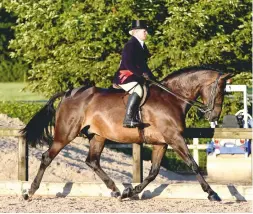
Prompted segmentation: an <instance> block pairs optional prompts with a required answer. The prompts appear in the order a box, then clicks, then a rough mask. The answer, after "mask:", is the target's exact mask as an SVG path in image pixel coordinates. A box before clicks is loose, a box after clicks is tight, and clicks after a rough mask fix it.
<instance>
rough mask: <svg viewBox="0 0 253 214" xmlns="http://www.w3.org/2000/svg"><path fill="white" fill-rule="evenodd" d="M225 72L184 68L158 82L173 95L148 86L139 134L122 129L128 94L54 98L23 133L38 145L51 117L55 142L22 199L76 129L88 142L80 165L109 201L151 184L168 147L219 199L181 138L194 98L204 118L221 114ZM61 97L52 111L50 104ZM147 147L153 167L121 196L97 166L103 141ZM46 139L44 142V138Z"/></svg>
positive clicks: (71, 93) (91, 90)
mask: <svg viewBox="0 0 253 214" xmlns="http://www.w3.org/2000/svg"><path fill="white" fill-rule="evenodd" d="M231 76H232V75H231V74H230V73H223V72H221V71H220V70H217V69H213V68H209V67H201V66H199V67H188V68H184V69H180V70H178V71H175V72H173V73H171V74H169V75H167V76H166V77H165V78H164V79H163V80H162V81H161V82H160V84H161V85H162V86H164V87H166V88H167V89H169V90H170V91H171V92H173V93H168V92H166V91H164V90H163V89H161V88H159V87H158V86H156V85H154V84H153V85H151V86H150V89H149V96H148V98H147V100H146V101H145V104H144V105H143V106H142V107H141V116H142V121H143V123H144V124H146V125H145V127H144V128H143V130H142V131H143V136H141V134H140V132H139V130H138V128H124V127H123V126H122V122H123V118H124V114H125V102H126V100H127V98H128V95H127V94H125V92H122V91H121V90H116V89H114V90H111V89H105V88H99V87H96V86H82V87H80V88H75V89H72V90H68V91H65V92H59V93H56V94H55V95H53V96H52V97H51V98H50V99H49V101H48V103H47V104H46V105H45V106H44V107H43V108H42V109H41V110H40V111H39V112H37V113H36V114H35V115H34V117H33V118H32V119H31V120H30V121H29V122H28V124H27V125H26V127H25V128H24V129H22V135H23V137H24V138H25V140H26V142H27V143H35V142H36V143H35V144H37V143H41V142H42V141H47V143H48V144H49V140H48V138H47V137H46V136H47V134H48V133H47V132H45V130H46V129H47V128H48V126H49V124H50V123H51V122H52V120H53V118H54V117H55V127H54V138H53V142H52V144H50V145H49V149H48V150H47V151H46V152H44V153H43V154H42V159H41V164H40V167H39V170H38V173H37V175H36V177H35V178H34V180H33V182H32V184H31V187H30V189H28V190H26V192H24V193H23V197H24V199H26V200H27V199H29V200H31V198H32V196H33V195H34V193H35V192H36V190H37V189H38V188H39V186H40V183H41V180H42V177H43V174H44V172H45V170H46V168H47V167H48V166H49V165H50V163H51V162H52V160H53V159H54V158H55V157H56V156H57V154H58V153H59V152H60V151H61V150H62V149H63V148H64V147H65V146H66V145H67V144H69V143H70V142H71V141H72V140H74V139H75V138H76V137H77V136H78V135H79V134H80V132H81V131H83V133H85V134H86V137H87V138H88V139H89V143H90V147H89V152H88V156H87V158H86V161H85V163H86V164H87V165H88V166H89V167H90V168H91V169H92V170H93V171H94V172H95V173H96V174H97V175H98V176H99V177H100V178H101V180H102V181H103V182H104V183H105V185H106V186H107V188H109V189H110V190H111V191H112V192H111V195H112V196H113V197H117V198H119V199H120V200H122V199H125V198H131V197H132V196H134V195H136V194H138V193H140V192H142V190H143V189H144V188H145V187H146V186H147V185H148V184H149V183H150V182H151V181H153V180H154V179H155V178H156V176H157V175H158V173H159V169H160V165H161V160H162V158H163V156H164V154H165V152H166V150H167V147H168V145H170V146H171V147H172V148H173V150H174V151H175V152H176V153H177V154H178V155H179V156H180V157H181V158H182V160H183V161H184V162H185V163H186V164H187V165H188V166H189V167H190V168H191V169H192V171H193V172H194V173H195V174H196V177H197V180H198V181H199V183H200V185H201V187H202V189H203V191H204V192H206V193H207V194H208V199H209V200H210V201H221V198H220V197H219V195H218V194H217V193H216V192H215V191H214V190H213V189H212V188H211V187H210V185H209V184H208V183H207V182H206V181H205V179H204V177H203V176H202V175H201V173H200V170H199V166H198V165H197V163H196V162H195V160H194V159H193V157H192V155H191V153H190V152H189V149H188V147H187V145H186V142H185V139H184V137H183V132H184V129H185V127H186V124H185V117H186V114H187V112H188V111H189V109H190V108H191V104H192V103H193V102H194V101H196V100H197V98H198V97H200V99H201V100H202V102H203V103H202V107H203V106H205V107H206V108H205V111H203V112H205V117H206V118H207V119H208V120H209V121H210V122H211V121H217V120H218V119H219V117H220V113H221V110H222V104H223V98H224V94H225V86H226V80H227V79H229V78H231ZM57 98H61V101H60V102H59V104H58V106H57V109H55V108H54V102H55V101H56V99H57ZM143 137H144V138H145V142H146V143H148V144H152V146H153V149H152V158H151V159H152V166H151V169H150V172H149V175H148V176H147V177H146V178H145V179H144V180H143V182H141V183H140V184H138V185H137V186H135V187H127V188H126V189H125V190H124V191H123V192H122V194H121V193H120V191H119V189H118V187H117V186H116V185H115V183H114V181H113V180H112V179H111V178H110V177H109V176H108V175H107V174H106V173H105V172H104V171H103V169H102V168H101V166H100V156H101V153H102V151H103V148H104V145H105V141H106V140H110V141H114V142H117V143H126V142H127V143H137V144H142V143H143V139H144V138H143ZM45 139H46V140H45Z"/></svg>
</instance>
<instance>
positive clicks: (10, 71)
mask: <svg viewBox="0 0 253 214" xmlns="http://www.w3.org/2000/svg"><path fill="white" fill-rule="evenodd" d="M15 22H16V18H15V17H14V16H13V14H10V13H7V12H6V10H5V9H4V8H1V7H0V81H1V82H12V81H22V80H24V75H25V72H26V71H27V70H28V67H27V65H26V63H24V62H23V61H22V60H21V59H20V58H17V59H12V58H11V57H10V51H11V50H9V49H8V44H9V41H10V40H11V39H13V38H14V31H13V30H12V29H11V27H12V26H14V25H15Z"/></svg>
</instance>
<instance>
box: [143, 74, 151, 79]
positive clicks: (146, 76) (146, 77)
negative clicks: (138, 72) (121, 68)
mask: <svg viewBox="0 0 253 214" xmlns="http://www.w3.org/2000/svg"><path fill="white" fill-rule="evenodd" d="M142 76H143V77H144V78H145V79H146V80H149V79H150V78H149V75H148V74H147V73H143V74H142Z"/></svg>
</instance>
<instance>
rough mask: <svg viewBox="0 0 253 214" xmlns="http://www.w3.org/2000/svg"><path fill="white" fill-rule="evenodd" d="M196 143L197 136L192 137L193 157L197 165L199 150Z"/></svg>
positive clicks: (197, 140) (197, 141) (197, 142)
mask: <svg viewBox="0 0 253 214" xmlns="http://www.w3.org/2000/svg"><path fill="white" fill-rule="evenodd" d="M198 145H199V139H198V138H193V146H194V149H193V158H194V160H195V161H196V163H197V164H198V166H199V150H198Z"/></svg>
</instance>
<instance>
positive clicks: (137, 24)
mask: <svg viewBox="0 0 253 214" xmlns="http://www.w3.org/2000/svg"><path fill="white" fill-rule="evenodd" d="M134 29H147V21H146V20H133V21H132V30H134Z"/></svg>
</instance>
